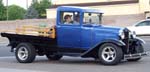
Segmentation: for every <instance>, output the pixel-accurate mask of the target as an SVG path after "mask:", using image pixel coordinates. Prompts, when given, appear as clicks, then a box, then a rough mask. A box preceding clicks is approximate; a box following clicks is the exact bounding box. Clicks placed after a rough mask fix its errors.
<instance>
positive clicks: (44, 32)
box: [3, 26, 55, 38]
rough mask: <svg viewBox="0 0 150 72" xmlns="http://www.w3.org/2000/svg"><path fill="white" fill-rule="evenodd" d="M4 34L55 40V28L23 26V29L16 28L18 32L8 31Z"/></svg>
mask: <svg viewBox="0 0 150 72" xmlns="http://www.w3.org/2000/svg"><path fill="white" fill-rule="evenodd" d="M3 32H6V33H15V34H22V35H34V36H43V37H49V38H55V28H54V27H39V26H22V27H21V28H16V30H7V31H3Z"/></svg>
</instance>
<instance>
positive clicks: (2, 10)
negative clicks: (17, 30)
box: [0, 0, 6, 20]
mask: <svg viewBox="0 0 150 72" xmlns="http://www.w3.org/2000/svg"><path fill="white" fill-rule="evenodd" d="M0 20H6V7H5V6H4V4H3V2H2V0H0Z"/></svg>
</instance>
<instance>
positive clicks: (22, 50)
mask: <svg viewBox="0 0 150 72" xmlns="http://www.w3.org/2000/svg"><path fill="white" fill-rule="evenodd" d="M18 58H19V59H21V60H26V59H27V58H28V50H27V49H26V47H20V48H19V50H18Z"/></svg>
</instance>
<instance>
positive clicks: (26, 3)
mask: <svg viewBox="0 0 150 72" xmlns="http://www.w3.org/2000/svg"><path fill="white" fill-rule="evenodd" d="M26 7H27V9H28V0H26Z"/></svg>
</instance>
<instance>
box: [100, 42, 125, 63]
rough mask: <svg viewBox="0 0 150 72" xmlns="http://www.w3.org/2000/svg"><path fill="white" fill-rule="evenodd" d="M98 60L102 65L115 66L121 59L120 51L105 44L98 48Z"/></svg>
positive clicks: (112, 45)
mask: <svg viewBox="0 0 150 72" xmlns="http://www.w3.org/2000/svg"><path fill="white" fill-rule="evenodd" d="M98 56H99V60H100V62H101V63H102V64H104V65H116V64H118V63H119V62H120V61H121V59H122V57H123V52H122V49H121V48H120V47H119V46H117V45H115V44H112V43H105V44H103V45H102V46H101V47H100V48H99V53H98Z"/></svg>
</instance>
